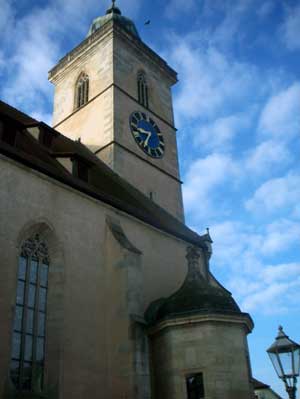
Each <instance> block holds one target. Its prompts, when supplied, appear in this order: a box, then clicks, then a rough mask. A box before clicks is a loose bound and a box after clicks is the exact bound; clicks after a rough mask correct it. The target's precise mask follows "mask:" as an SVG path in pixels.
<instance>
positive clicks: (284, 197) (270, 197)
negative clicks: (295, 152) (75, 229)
mask: <svg viewBox="0 0 300 399" xmlns="http://www.w3.org/2000/svg"><path fill="white" fill-rule="evenodd" d="M299 201H300V176H299V175H295V174H291V173H290V174H288V175H287V176H285V177H280V178H275V179H270V180H268V181H267V182H265V183H263V184H262V185H261V186H260V187H259V188H258V189H257V190H256V192H255V193H254V195H253V197H252V198H250V199H249V200H247V201H246V203H245V207H246V209H247V210H249V211H251V212H268V213H274V212H278V211H287V210H293V208H294V207H296V206H297V205H298V204H299Z"/></svg>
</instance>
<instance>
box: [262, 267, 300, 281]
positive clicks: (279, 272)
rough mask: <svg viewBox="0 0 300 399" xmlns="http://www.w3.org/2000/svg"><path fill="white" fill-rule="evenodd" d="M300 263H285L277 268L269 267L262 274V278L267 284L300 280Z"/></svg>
mask: <svg viewBox="0 0 300 399" xmlns="http://www.w3.org/2000/svg"><path fill="white" fill-rule="evenodd" d="M299 275H300V263H283V264H279V265H275V266H267V267H265V269H264V270H263V271H262V272H261V277H262V278H263V279H264V281H265V282H266V283H268V284H269V283H272V282H274V281H276V280H279V281H284V282H286V280H291V279H295V278H299Z"/></svg>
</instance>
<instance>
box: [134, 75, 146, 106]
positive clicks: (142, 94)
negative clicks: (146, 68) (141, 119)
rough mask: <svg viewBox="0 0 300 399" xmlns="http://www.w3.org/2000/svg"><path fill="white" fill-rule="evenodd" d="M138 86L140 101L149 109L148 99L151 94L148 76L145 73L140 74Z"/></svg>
mask: <svg viewBox="0 0 300 399" xmlns="http://www.w3.org/2000/svg"><path fill="white" fill-rule="evenodd" d="M137 84H138V101H139V103H140V104H141V105H143V106H144V107H145V108H148V107H149V98H148V96H149V93H148V85H147V80H146V75H145V73H144V72H139V73H138V78H137Z"/></svg>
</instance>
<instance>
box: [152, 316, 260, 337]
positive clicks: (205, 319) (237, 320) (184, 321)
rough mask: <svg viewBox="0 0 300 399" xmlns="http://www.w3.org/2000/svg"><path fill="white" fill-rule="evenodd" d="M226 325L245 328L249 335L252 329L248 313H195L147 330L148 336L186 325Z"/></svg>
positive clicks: (171, 318) (164, 321) (163, 322)
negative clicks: (212, 323) (238, 325)
mask: <svg viewBox="0 0 300 399" xmlns="http://www.w3.org/2000/svg"><path fill="white" fill-rule="evenodd" d="M210 322H216V323H226V324H241V325H243V326H244V327H245V329H246V333H247V334H249V333H251V332H252V330H253V328H254V323H253V321H252V319H251V317H250V315H249V314H248V313H240V314H238V313H237V314H235V313H228V314H218V313H202V314H201V313H197V314H191V315H185V316H182V317H180V316H174V317H170V318H168V319H165V320H162V321H161V322H159V323H158V324H157V325H155V326H153V327H150V328H149V330H148V333H149V335H156V334H158V333H160V332H162V331H163V330H165V329H168V328H178V327H184V326H188V325H196V324H201V323H210Z"/></svg>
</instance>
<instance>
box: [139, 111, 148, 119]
mask: <svg viewBox="0 0 300 399" xmlns="http://www.w3.org/2000/svg"><path fill="white" fill-rule="evenodd" d="M141 114H142V117H143V118H144V119H145V121H147V120H148V119H147V116H146V114H144V113H143V112H141Z"/></svg>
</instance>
